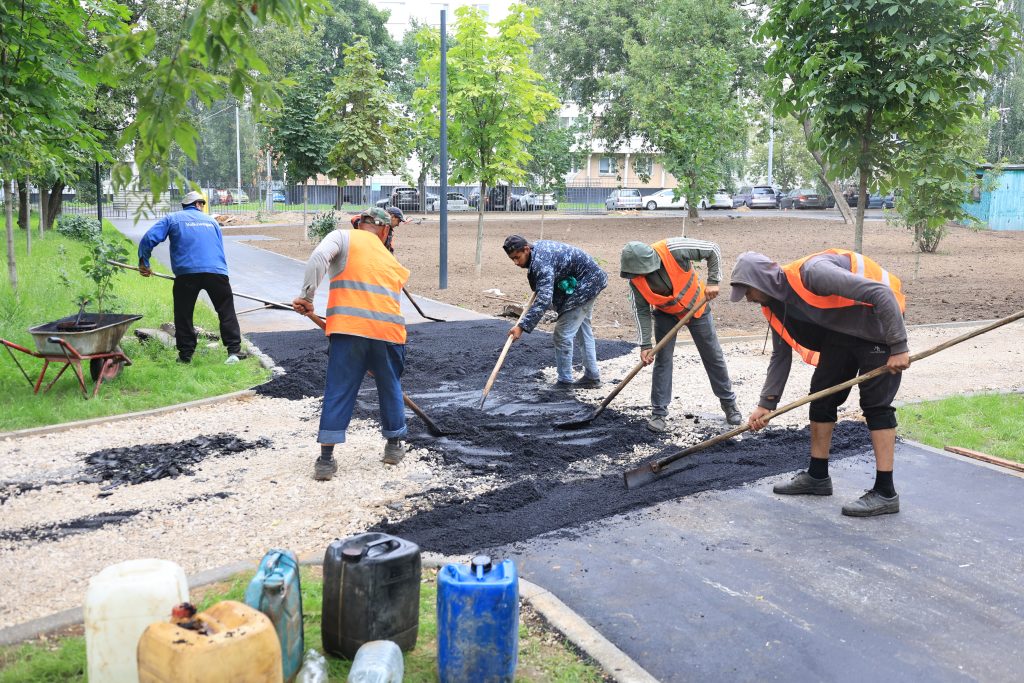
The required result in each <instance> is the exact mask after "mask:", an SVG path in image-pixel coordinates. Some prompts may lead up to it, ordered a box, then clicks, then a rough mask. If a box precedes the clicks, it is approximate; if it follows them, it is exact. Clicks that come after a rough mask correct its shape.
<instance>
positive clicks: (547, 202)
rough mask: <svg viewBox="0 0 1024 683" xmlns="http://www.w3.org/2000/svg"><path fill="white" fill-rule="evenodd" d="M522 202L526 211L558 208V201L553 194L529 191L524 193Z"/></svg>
mask: <svg viewBox="0 0 1024 683" xmlns="http://www.w3.org/2000/svg"><path fill="white" fill-rule="evenodd" d="M521 201H522V203H523V206H524V208H525V210H526V211H540V210H541V209H544V210H545V211H555V210H557V209H558V202H557V201H555V196H554V195H552V194H537V193H536V192H527V193H525V194H524V195H523V198H522V200H521Z"/></svg>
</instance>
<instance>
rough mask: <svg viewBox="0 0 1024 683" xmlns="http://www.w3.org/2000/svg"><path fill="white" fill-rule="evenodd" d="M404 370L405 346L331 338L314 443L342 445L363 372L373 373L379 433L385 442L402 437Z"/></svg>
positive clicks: (347, 337) (346, 337) (345, 337)
mask: <svg viewBox="0 0 1024 683" xmlns="http://www.w3.org/2000/svg"><path fill="white" fill-rule="evenodd" d="M404 369H405V344H392V343H391V342H385V341H380V340H379V339H367V338H366V337H356V336H353V335H350V334H332V335H331V342H330V355H329V356H328V358H327V387H326V388H325V389H324V406H323V410H321V411H320V432H319V434H318V435H317V441H319V442H320V443H323V444H335V443H345V431H346V430H347V429H348V423H349V422H350V421H351V420H352V411H353V410H354V409H355V406H356V396H357V395H358V394H359V387H360V386H361V385H362V383H363V377H365V376H366V372H367V371H370V372H372V373H373V379H374V381H375V382H376V383H377V398H378V400H379V402H380V426H381V433H382V434H384V436H385V438H388V439H390V438H393V437H396V436H404V435H405V432H406V427H405V405H404V404H403V402H402V382H401V380H400V378H401V376H402V371H403V370H404Z"/></svg>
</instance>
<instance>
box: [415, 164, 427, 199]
mask: <svg viewBox="0 0 1024 683" xmlns="http://www.w3.org/2000/svg"><path fill="white" fill-rule="evenodd" d="M416 191H417V192H419V195H420V204H421V205H422V206H421V207H420V208H421V209H422V208H423V207H425V206H426V201H427V165H426V164H423V165H422V166H421V167H420V175H419V177H418V178H417V179H416ZM424 210H425V209H424Z"/></svg>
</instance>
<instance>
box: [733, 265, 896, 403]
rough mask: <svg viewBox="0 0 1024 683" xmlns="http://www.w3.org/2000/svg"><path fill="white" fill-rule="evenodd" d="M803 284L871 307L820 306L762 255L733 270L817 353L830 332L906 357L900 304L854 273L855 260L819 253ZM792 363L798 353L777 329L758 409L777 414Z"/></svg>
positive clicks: (888, 291) (883, 286)
mask: <svg viewBox="0 0 1024 683" xmlns="http://www.w3.org/2000/svg"><path fill="white" fill-rule="evenodd" d="M800 273H801V275H802V279H803V283H804V285H805V286H806V287H807V289H809V290H810V291H811V292H813V293H814V294H818V295H820V296H831V295H838V296H841V297H845V298H847V299H852V300H854V301H859V302H862V303H866V304H870V306H846V307H843V308H817V307H816V306H811V305H810V304H808V303H806V302H805V301H804V300H803V299H801V298H800V296H799V295H798V294H797V293H796V292H794V291H793V288H792V287H790V285H789V281H788V280H787V279H786V276H785V273H783V271H782V268H781V267H780V266H779V265H778V264H777V263H774V262H772V261H771V260H770V259H768V258H767V257H765V256H763V255H762V254H756V253H754V252H747V253H745V254H741V255H740V257H739V259H738V260H737V262H736V268H735V269H734V270H733V274H732V282H733V284H737V283H739V284H744V285H749V286H752V287H754V288H755V289H758V290H760V291H762V292H764V293H766V294H768V296H769V297H771V301H770V302H769V304H768V308H769V309H770V310H771V312H772V315H774V316H775V317H776V318H777V319H778V320H780V321H782V323H783V325H784V327H785V328H786V330H787V331H788V332H789V334H790V336H792V337H793V338H794V339H795V340H796V342H797V343H798V344H800V345H801V346H803V347H805V348H809V349H811V350H814V351H817V350H819V349H820V343H821V339H822V338H823V337H825V336H827V335H828V334H829V333H830V332H832V333H839V334H843V335H848V336H850V337H856V338H858V339H864V340H866V341H869V342H875V343H879V344H885V345H887V346H888V347H889V353H890V354H893V355H895V354H900V353H906V352H907V351H908V350H909V346H908V344H907V328H906V325H905V324H904V322H903V313H902V312H901V311H900V307H899V303H898V302H897V301H896V297H895V296H894V295H893V293H892V289H890V288H889V286H888V285H886V284H883V283H881V282H877V281H875V280H871V279H869V278H866V277H864V276H863V275H857V274H855V273H853V272H852V271H851V269H850V257H849V256H845V255H842V254H820V255H818V256H815V257H813V258H810V259H808V260H807V261H805V262H804V264H803V266H801V268H800ZM792 364H793V349H792V348H791V347H790V346H789V344H787V343H786V341H785V340H784V339H783V338H782V337H781V336H780V335H779V334H778V333H777V332H775V331H774V330H772V357H771V360H770V361H769V362H768V374H767V376H766V377H765V381H764V386H763V387H762V388H761V398H760V400H759V401H758V405H760V406H761V407H763V408H768V409H769V410H774V409H775V408H776V407H777V406H778V404H779V399H780V398H781V397H782V392H783V391H784V390H785V388H786V382H787V380H788V379H789V371H790V369H791V367H792Z"/></svg>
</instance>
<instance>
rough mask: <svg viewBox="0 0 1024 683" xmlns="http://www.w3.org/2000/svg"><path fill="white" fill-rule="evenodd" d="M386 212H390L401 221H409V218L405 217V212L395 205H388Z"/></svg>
mask: <svg viewBox="0 0 1024 683" xmlns="http://www.w3.org/2000/svg"><path fill="white" fill-rule="evenodd" d="M387 212H388V213H390V214H391V215H392V216H394V217H395V218H397V219H398V220H399V222H401V223H408V222H409V219H408V218H406V217H405V214H404V213H402V210H401V209H399V208H398V207H397V206H389V207H388V208H387Z"/></svg>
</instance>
